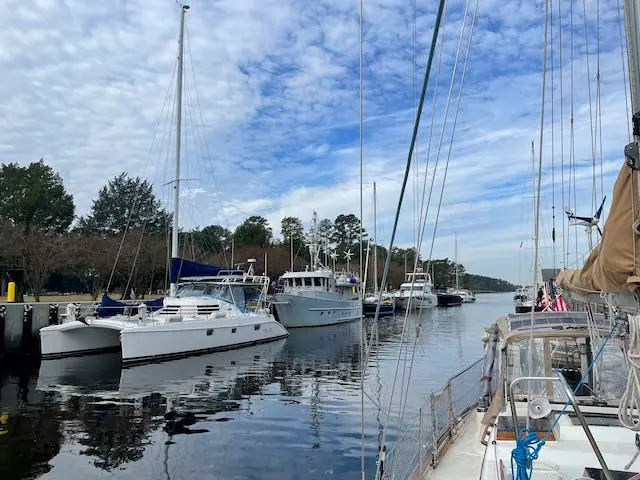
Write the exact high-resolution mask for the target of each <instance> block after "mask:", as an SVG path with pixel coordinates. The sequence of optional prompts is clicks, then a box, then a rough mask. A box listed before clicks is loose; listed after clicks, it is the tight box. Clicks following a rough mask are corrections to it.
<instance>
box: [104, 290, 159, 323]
mask: <svg viewBox="0 0 640 480" xmlns="http://www.w3.org/2000/svg"><path fill="white" fill-rule="evenodd" d="M140 303H144V304H145V305H146V306H147V309H148V310H149V311H151V312H155V311H156V310H160V309H161V308H162V305H163V299H162V298H157V299H155V300H143V301H142V302H137V303H125V302H119V301H118V300H114V299H113V298H111V297H110V296H109V294H108V293H106V292H105V293H104V295H102V300H101V302H100V304H99V305H98V316H99V317H102V318H104V317H113V316H114V315H123V314H124V312H125V309H126V308H129V311H130V314H131V315H135V314H136V313H137V311H138V305H139V304H140Z"/></svg>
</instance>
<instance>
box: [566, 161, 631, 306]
mask: <svg viewBox="0 0 640 480" xmlns="http://www.w3.org/2000/svg"><path fill="white" fill-rule="evenodd" d="M639 212H640V197H639V195H638V172H634V171H633V170H632V169H631V168H630V167H629V166H627V165H626V164H625V165H624V166H623V167H622V170H621V171H620V174H619V175H618V179H617V180H616V183H615V186H614V187H613V198H612V200H611V208H610V210H609V216H608V218H607V221H606V223H605V226H604V229H603V235H602V239H601V240H600V243H599V244H598V245H597V246H596V247H595V248H594V249H593V251H592V252H591V255H589V258H588V259H587V261H586V263H585V264H584V266H583V267H582V269H580V270H562V271H561V272H560V273H559V274H558V277H557V278H556V284H557V285H558V286H559V287H560V288H563V289H566V290H569V291H573V292H575V293H578V294H582V295H584V294H587V293H594V292H622V291H629V290H633V289H634V288H635V287H636V285H635V284H630V283H627V279H628V278H629V277H630V276H631V275H633V274H634V271H635V272H637V270H636V268H635V267H637V266H638V258H637V257H638V253H640V236H638V235H636V234H634V233H633V230H632V226H633V223H634V222H635V221H637V220H639V219H640V213H639Z"/></svg>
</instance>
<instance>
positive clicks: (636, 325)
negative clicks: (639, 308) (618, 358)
mask: <svg viewBox="0 0 640 480" xmlns="http://www.w3.org/2000/svg"><path fill="white" fill-rule="evenodd" d="M628 322H629V333H628V334H627V336H626V338H625V342H624V353H625V358H626V360H627V366H628V368H629V373H628V376H627V388H626V389H625V391H624V394H623V395H622V398H621V399H620V406H619V407H618V418H619V419H620V423H621V424H622V425H623V426H624V427H626V428H628V429H630V430H633V431H636V432H637V431H640V417H638V411H639V409H640V315H629V316H628Z"/></svg>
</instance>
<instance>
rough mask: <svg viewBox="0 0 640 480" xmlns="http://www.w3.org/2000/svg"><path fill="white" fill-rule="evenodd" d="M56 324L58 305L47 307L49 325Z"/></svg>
mask: <svg viewBox="0 0 640 480" xmlns="http://www.w3.org/2000/svg"><path fill="white" fill-rule="evenodd" d="M57 324H58V304H57V303H56V304H54V303H52V304H51V305H49V325H57Z"/></svg>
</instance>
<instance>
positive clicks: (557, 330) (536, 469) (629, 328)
mask: <svg viewBox="0 0 640 480" xmlns="http://www.w3.org/2000/svg"><path fill="white" fill-rule="evenodd" d="M546 5H547V8H548V5H549V4H548V3H547V4H546ZM624 11H625V28H626V34H627V49H628V59H629V78H630V80H631V81H630V84H631V100H632V101H631V106H632V112H633V118H632V122H633V134H634V138H633V141H632V142H631V143H630V144H629V145H627V146H626V147H625V149H624V153H625V162H624V163H623V165H622V168H621V170H620V172H619V174H618V177H617V180H616V182H615V185H614V188H613V195H612V203H611V210H610V213H609V216H608V218H607V220H606V223H605V226H604V228H603V234H602V237H601V240H600V242H599V244H598V245H597V246H595V248H594V249H593V250H592V251H591V253H590V255H589V257H588V258H587V260H586V262H585V264H584V265H583V267H582V268H580V269H575V270H573V269H571V270H570V269H565V270H562V271H561V272H560V273H559V274H558V275H557V276H556V278H555V280H556V283H557V285H558V286H559V287H560V288H562V289H563V290H564V291H565V292H566V293H568V294H570V295H572V296H574V295H575V296H576V297H583V298H585V299H586V302H591V303H590V305H589V303H587V305H588V308H587V310H586V311H573V312H567V311H545V312H534V311H531V312H528V313H526V314H509V315H507V316H506V317H503V318H500V319H498V320H497V321H496V322H495V323H494V324H493V325H491V326H490V327H489V328H487V329H486V334H485V336H484V338H483V342H484V344H485V356H484V359H483V360H481V361H478V362H476V363H475V364H474V365H472V366H471V367H470V368H467V369H465V370H463V371H461V372H460V373H458V374H457V375H455V376H453V377H452V378H451V379H450V380H449V381H448V382H447V385H446V386H445V388H443V389H442V390H440V391H438V392H435V393H434V394H432V395H431V398H430V403H429V405H430V406H431V408H430V411H429V413H428V416H425V418H424V419H423V418H422V417H420V420H419V425H420V433H419V438H420V440H419V441H416V442H415V443H414V445H413V446H410V447H405V446H404V445H400V444H397V445H396V448H394V449H393V451H392V452H391V453H390V454H387V455H386V458H385V468H384V478H400V477H398V476H396V475H395V474H394V472H395V471H396V470H400V469H402V471H406V469H407V463H410V465H409V466H410V467H412V471H411V475H410V477H403V478H416V479H430V480H445V479H447V480H448V479H453V478H455V479H458V478H477V479H480V480H489V479H512V480H531V479H553V480H578V479H580V480H582V479H585V480H588V479H601V480H602V479H606V480H616V479H626V480H629V479H631V480H638V479H640V461H639V457H640V434H639V433H638V432H639V431H640V415H639V414H640V388H639V383H638V379H639V378H640V366H639V365H638V361H637V359H638V358H639V357H640V315H639V314H638V312H639V311H640V300H639V299H640V296H639V294H640V288H639V287H640V276H639V275H638V265H639V262H638V259H639V256H640V195H639V190H640V189H639V187H640V173H639V172H640V149H639V145H640V0H625V2H624ZM547 18H548V17H547ZM545 34H546V26H545ZM543 85H544V83H543ZM543 91H544V89H543ZM543 132H544V129H542V128H541V133H540V144H541V145H542V144H543ZM539 163H540V166H541V165H542V154H540V162H539ZM539 175H541V173H540V174H539ZM538 178H540V177H538ZM539 198H540V195H538V197H537V201H538V205H539ZM537 218H539V208H537V209H536V219H537ZM536 222H537V220H536ZM535 231H536V237H537V233H538V223H536V227H535ZM537 257H538V248H537V245H536V249H535V260H534V265H537V263H538V262H537ZM535 270H537V269H534V271H535ZM534 275H537V272H535V273H534ZM536 282H537V280H535V281H534V289H535V287H536V286H537V285H536ZM603 301H604V302H605V306H606V309H605V311H606V312H607V314H606V315H605V314H599V313H594V309H593V308H592V307H593V305H594V304H595V303H597V302H600V303H602V302H603ZM479 366H481V368H478V367H479ZM625 377H626V378H625ZM625 380H626V381H625ZM476 395H477V397H476V398H479V400H478V401H477V402H475V401H473V400H471V399H472V398H473V397H475V396H476ZM429 416H430V417H431V418H428V417H429ZM423 424H426V425H432V428H431V431H428V430H427V431H426V432H424V433H423V430H422V428H423ZM414 432H415V430H414ZM407 443H410V442H407ZM408 451H409V452H410V453H408ZM407 458H410V460H408V461H407ZM378 471H380V469H378ZM381 477H383V475H377V478H381Z"/></svg>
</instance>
